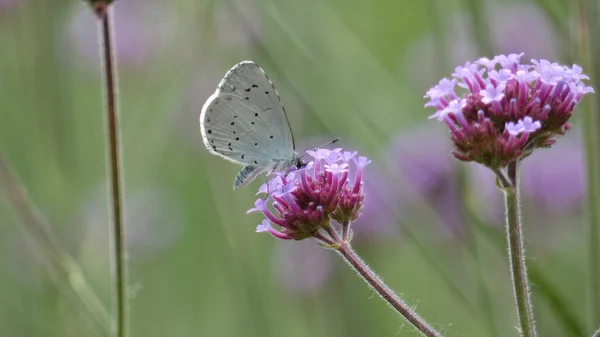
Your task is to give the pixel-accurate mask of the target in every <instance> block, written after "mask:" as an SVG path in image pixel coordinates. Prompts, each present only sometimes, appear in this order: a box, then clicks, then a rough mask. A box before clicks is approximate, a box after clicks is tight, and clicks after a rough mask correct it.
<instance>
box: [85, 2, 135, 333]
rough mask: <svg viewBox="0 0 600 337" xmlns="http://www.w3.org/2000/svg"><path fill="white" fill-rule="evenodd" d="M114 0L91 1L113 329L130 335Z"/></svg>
mask: <svg viewBox="0 0 600 337" xmlns="http://www.w3.org/2000/svg"><path fill="white" fill-rule="evenodd" d="M111 3H112V0H91V1H90V4H91V5H92V9H93V10H94V12H95V13H96V15H97V17H98V20H99V32H100V39H99V44H100V50H101V54H102V61H103V62H102V66H103V72H104V85H105V93H104V94H105V95H104V97H105V100H106V136H107V138H108V166H109V176H110V183H109V185H110V195H109V203H110V205H111V215H112V236H111V237H112V239H113V240H112V247H113V254H112V258H113V259H114V260H113V282H114V300H113V302H114V304H113V305H114V311H115V317H114V320H115V325H114V330H115V331H114V333H115V335H116V336H117V337H124V336H126V335H127V293H126V291H127V289H126V288H127V281H126V261H125V224H124V222H123V201H122V193H123V191H122V180H121V178H122V177H121V175H122V173H121V151H120V150H121V148H120V143H119V138H120V135H119V115H118V111H117V97H116V96H117V87H116V86H117V85H116V83H117V79H116V77H117V75H116V70H115V69H116V64H115V63H116V57H115V53H114V50H113V45H114V42H113V31H112V27H111V24H112V15H111V8H110V5H111Z"/></svg>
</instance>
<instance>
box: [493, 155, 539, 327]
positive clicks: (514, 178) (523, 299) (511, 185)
mask: <svg viewBox="0 0 600 337" xmlns="http://www.w3.org/2000/svg"><path fill="white" fill-rule="evenodd" d="M517 167H518V162H516V161H515V162H513V163H510V164H509V166H508V179H506V178H504V177H498V179H499V180H500V181H501V182H502V184H503V185H502V189H503V192H504V201H505V207H506V240H507V243H508V256H509V264H510V271H511V280H512V286H513V295H514V298H515V304H516V309H517V318H518V320H519V325H520V331H521V335H522V336H523V337H533V336H536V329H535V319H534V315H533V306H532V304H531V296H530V294H531V291H530V289H529V281H528V279H527V266H526V263H525V248H524V245H523V228H522V226H521V214H520V213H521V212H520V201H519V184H518V174H517ZM507 180H508V185H506V181H507Z"/></svg>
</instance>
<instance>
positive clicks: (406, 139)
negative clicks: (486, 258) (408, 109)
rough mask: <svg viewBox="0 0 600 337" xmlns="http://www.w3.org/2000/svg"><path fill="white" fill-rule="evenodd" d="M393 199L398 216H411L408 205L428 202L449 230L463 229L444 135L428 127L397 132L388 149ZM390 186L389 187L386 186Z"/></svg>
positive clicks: (452, 167)
mask: <svg viewBox="0 0 600 337" xmlns="http://www.w3.org/2000/svg"><path fill="white" fill-rule="evenodd" d="M389 157H390V160H391V165H392V168H393V170H392V172H394V173H393V174H394V175H393V180H392V181H395V182H396V183H395V184H394V186H392V187H391V188H393V189H394V190H395V191H397V192H396V193H397V194H396V200H397V201H396V202H397V204H398V205H403V206H402V207H404V208H403V209H401V211H400V212H401V214H400V216H401V217H410V216H411V214H410V213H411V208H410V205H411V204H412V205H414V204H415V203H417V204H420V203H423V202H425V203H427V204H428V205H430V206H431V207H432V208H433V209H434V210H435V211H436V213H437V214H438V215H439V216H440V218H441V220H442V221H443V222H444V224H445V225H446V226H448V228H449V229H451V230H453V231H457V230H458V231H460V229H461V228H463V218H462V214H461V211H460V210H461V206H460V195H459V191H458V188H457V181H456V176H455V175H456V167H455V166H454V163H453V161H452V157H451V156H450V145H449V144H448V141H447V138H446V135H445V133H444V132H441V131H440V130H438V129H435V128H432V127H430V126H427V125H425V126H420V127H417V128H414V129H412V130H410V131H405V132H402V133H400V134H399V135H398V136H397V137H396V138H395V139H394V140H393V141H392V145H391V149H390V155H389ZM388 188H389V187H388Z"/></svg>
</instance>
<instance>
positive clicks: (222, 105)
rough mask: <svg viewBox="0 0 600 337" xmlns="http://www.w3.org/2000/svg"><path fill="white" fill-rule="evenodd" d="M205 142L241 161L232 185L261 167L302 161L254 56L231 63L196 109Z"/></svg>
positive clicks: (243, 181)
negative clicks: (207, 96) (199, 107)
mask: <svg viewBox="0 0 600 337" xmlns="http://www.w3.org/2000/svg"><path fill="white" fill-rule="evenodd" d="M200 131H201V132H202V139H203V140H204V145H206V148H207V149H208V150H209V151H210V152H211V153H213V154H216V155H218V156H221V157H223V158H225V159H227V160H229V161H232V162H234V163H237V164H241V165H244V168H242V170H241V171H240V173H238V175H237V176H236V177H235V180H234V183H233V189H234V190H236V191H237V190H238V189H239V188H240V187H244V186H246V185H248V184H249V183H250V182H251V181H253V180H254V179H255V178H256V177H257V176H258V175H259V174H260V173H262V172H267V173H271V172H274V171H285V170H289V169H291V168H294V167H295V168H300V167H303V166H304V165H306V163H305V162H304V161H302V159H301V158H300V156H298V154H297V153H296V151H295V144H294V135H293V134H292V129H291V127H290V123H289V121H288V118H287V115H286V114H285V109H284V108H283V104H282V103H281V99H280V98H279V94H277V91H276V90H275V87H274V86H273V83H271V80H269V78H268V77H267V75H266V74H265V72H264V71H263V70H262V69H261V68H260V67H259V66H258V65H257V64H256V63H254V62H252V61H243V62H240V63H238V64H237V65H235V66H234V67H233V68H231V70H229V72H227V74H225V77H224V78H223V80H221V83H219V86H218V87H217V91H215V93H214V94H212V96H210V97H209V98H208V100H206V103H204V106H203V107H202V113H201V114H200Z"/></svg>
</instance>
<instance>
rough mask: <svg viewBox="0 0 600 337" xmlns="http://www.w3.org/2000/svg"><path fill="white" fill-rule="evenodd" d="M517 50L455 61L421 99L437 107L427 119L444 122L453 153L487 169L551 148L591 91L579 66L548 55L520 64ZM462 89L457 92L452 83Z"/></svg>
mask: <svg viewBox="0 0 600 337" xmlns="http://www.w3.org/2000/svg"><path fill="white" fill-rule="evenodd" d="M521 56H523V53H521V54H510V55H498V56H496V57H494V58H493V59H491V60H490V59H487V58H481V59H479V60H477V61H475V62H473V63H471V62H467V63H466V64H465V65H464V66H459V67H457V68H456V69H455V71H454V73H453V74H452V77H453V79H451V80H450V79H447V78H443V79H442V80H441V81H440V82H439V83H438V84H437V85H436V86H434V87H432V88H431V89H430V90H429V91H427V94H426V95H425V97H426V98H429V99H430V101H429V102H427V104H425V106H426V107H428V106H431V107H435V108H436V109H437V111H436V113H435V114H433V115H432V116H431V117H430V118H437V119H438V120H439V121H444V122H445V123H446V125H448V127H449V128H450V137H451V139H452V141H453V143H454V150H453V152H452V154H453V155H454V157H456V158H457V159H459V160H462V161H475V162H478V163H481V164H483V165H486V166H488V167H491V168H500V167H504V166H506V165H507V164H508V163H509V162H511V161H514V160H516V159H519V158H524V157H526V156H528V155H529V154H531V151H533V150H534V149H535V148H540V147H550V146H551V145H552V144H554V142H556V138H557V137H558V136H560V135H563V134H564V133H565V132H566V131H567V130H568V129H569V128H570V127H571V124H570V123H569V119H570V118H571V115H572V113H573V109H574V108H575V106H576V105H577V104H578V103H579V101H580V100H581V98H582V97H583V95H585V94H587V93H591V92H594V90H593V88H591V87H589V86H586V85H585V84H584V83H583V82H582V80H584V79H588V77H587V76H586V75H584V74H582V73H581V70H582V69H581V67H579V66H577V65H573V66H572V67H567V66H562V65H559V64H557V63H550V62H548V61H546V60H540V61H537V60H531V62H532V64H521V63H520V60H521ZM456 85H458V86H459V87H461V88H464V89H465V90H466V93H465V94H464V95H463V96H459V95H457V93H456V92H455V86H456Z"/></svg>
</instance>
